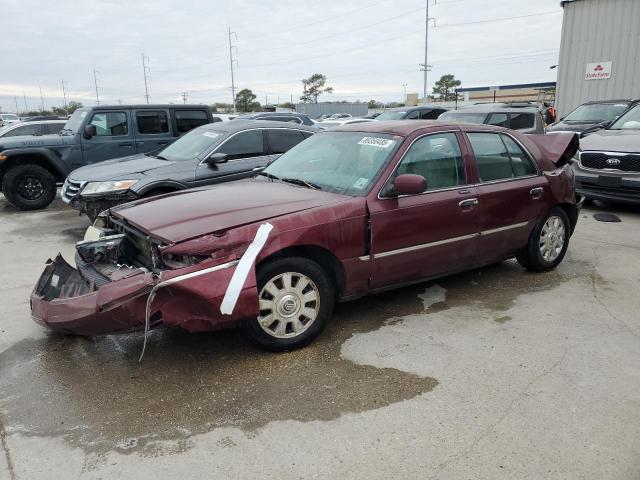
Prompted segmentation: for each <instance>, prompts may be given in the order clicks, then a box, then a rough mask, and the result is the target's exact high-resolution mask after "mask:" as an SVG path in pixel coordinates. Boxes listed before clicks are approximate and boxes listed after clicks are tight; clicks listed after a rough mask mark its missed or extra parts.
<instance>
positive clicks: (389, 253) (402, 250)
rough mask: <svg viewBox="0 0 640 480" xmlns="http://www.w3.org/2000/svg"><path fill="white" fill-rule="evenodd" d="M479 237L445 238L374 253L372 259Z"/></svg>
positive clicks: (475, 234) (477, 234)
mask: <svg viewBox="0 0 640 480" xmlns="http://www.w3.org/2000/svg"><path fill="white" fill-rule="evenodd" d="M479 236H480V234H479V233H472V234H469V235H463V236H461V237H453V238H447V239H444V240H438V241H437V242H431V243H423V244H421V245H414V246H412V247H405V248H399V249H397V250H389V251H388V252H382V253H376V254H374V255H373V258H383V257H389V256H391V255H398V254H400V253H407V252H413V251H415V250H421V249H423V248H430V247H437V246H438V245H446V244H447V243H453V242H460V241H462V240H470V239H472V238H476V237H479Z"/></svg>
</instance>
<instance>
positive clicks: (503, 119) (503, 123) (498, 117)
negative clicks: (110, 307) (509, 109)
mask: <svg viewBox="0 0 640 480" xmlns="http://www.w3.org/2000/svg"><path fill="white" fill-rule="evenodd" d="M487 124H488V125H495V126H496V127H504V128H509V119H508V118H507V114H506V113H492V114H491V115H489V120H487Z"/></svg>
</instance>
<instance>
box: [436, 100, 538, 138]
mask: <svg viewBox="0 0 640 480" xmlns="http://www.w3.org/2000/svg"><path fill="white" fill-rule="evenodd" d="M438 120H442V121H445V122H456V123H458V122H463V123H481V124H486V125H495V126H497V127H504V128H510V129H511V130H518V131H519V132H521V133H536V134H543V133H544V119H543V118H542V115H540V112H539V111H538V109H537V108H531V107H509V108H506V107H505V108H496V107H489V108H487V107H484V106H482V107H480V106H474V107H469V108H463V109H460V110H449V111H448V112H445V113H443V114H442V115H440V117H439V118H438Z"/></svg>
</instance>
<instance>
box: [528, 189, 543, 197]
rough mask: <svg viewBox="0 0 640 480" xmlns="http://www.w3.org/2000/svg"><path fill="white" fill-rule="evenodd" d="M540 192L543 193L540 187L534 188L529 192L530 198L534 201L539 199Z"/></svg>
mask: <svg viewBox="0 0 640 480" xmlns="http://www.w3.org/2000/svg"><path fill="white" fill-rule="evenodd" d="M542 192H544V189H543V188H542V187H535V188H532V189H531V190H529V193H530V194H531V197H532V198H534V199H538V198H540V197H541V196H542Z"/></svg>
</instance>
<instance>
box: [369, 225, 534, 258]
mask: <svg viewBox="0 0 640 480" xmlns="http://www.w3.org/2000/svg"><path fill="white" fill-rule="evenodd" d="M529 223H530V222H520V223H514V224H511V225H505V226H504V227H498V228H491V229H489V230H483V231H481V232H478V233H471V234H469V235H462V236H460V237H452V238H446V239H444V240H437V241H435V242H429V243H421V244H419V245H412V246H411V247H404V248H398V249H396V250H388V251H386V252H381V253H373V254H371V257H372V258H374V259H376V258H384V257H390V256H393V255H399V254H401V253H408V252H413V251H416V250H422V249H424V248H431V247H437V246H440V245H446V244H448V243H454V242H460V241H462V240H471V239H472V238H478V237H482V236H485V235H492V234H494V233H499V232H504V231H507V230H513V229H516V228H522V227H525V226H527V225H529ZM359 258H360V260H368V259H369V258H370V257H369V256H366V257H359Z"/></svg>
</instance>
